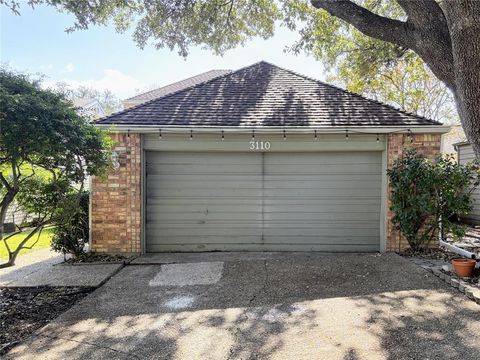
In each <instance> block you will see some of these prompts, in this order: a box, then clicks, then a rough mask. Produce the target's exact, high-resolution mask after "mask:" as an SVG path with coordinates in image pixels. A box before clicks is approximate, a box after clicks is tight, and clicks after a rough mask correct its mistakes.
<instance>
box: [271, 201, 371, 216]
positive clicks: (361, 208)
mask: <svg viewBox="0 0 480 360" xmlns="http://www.w3.org/2000/svg"><path fill="white" fill-rule="evenodd" d="M321 205H322V212H332V213H343V214H347V213H359V212H360V213H363V212H369V213H376V214H378V204H371V205H367V204H356V205H354V204H324V203H323V202H322V203H321ZM318 208H319V207H318V205H317V204H311V205H303V204H299V205H297V204H295V205H292V204H283V203H277V204H272V205H265V206H264V207H263V209H264V210H263V211H264V212H265V213H266V214H268V213H277V212H283V213H317V212H318Z"/></svg>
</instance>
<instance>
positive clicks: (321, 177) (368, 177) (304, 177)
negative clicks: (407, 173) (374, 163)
mask: <svg viewBox="0 0 480 360" xmlns="http://www.w3.org/2000/svg"><path fill="white" fill-rule="evenodd" d="M346 175H347V176H346ZM264 178H265V180H266V181H273V182H274V181H282V182H286V181H298V182H307V183H308V182H314V183H317V184H318V182H319V181H321V182H323V181H353V182H356V181H365V182H369V181H374V182H377V181H378V180H379V179H378V174H355V173H348V174H315V178H312V174H291V173H287V174H274V175H265V176H264Z"/></svg>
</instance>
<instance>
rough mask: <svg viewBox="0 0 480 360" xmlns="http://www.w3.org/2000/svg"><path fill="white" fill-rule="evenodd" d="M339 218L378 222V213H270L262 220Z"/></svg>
mask: <svg viewBox="0 0 480 360" xmlns="http://www.w3.org/2000/svg"><path fill="white" fill-rule="evenodd" d="M339 217H342V218H344V219H348V220H357V221H372V222H373V221H376V220H378V221H380V219H379V217H378V212H363V213H362V212H355V213H353V212H348V213H345V212H270V213H265V214H264V220H265V221H270V220H274V221H275V220H277V221H278V220H284V221H289V220H291V221H295V220H302V221H318V220H335V219H338V218H339Z"/></svg>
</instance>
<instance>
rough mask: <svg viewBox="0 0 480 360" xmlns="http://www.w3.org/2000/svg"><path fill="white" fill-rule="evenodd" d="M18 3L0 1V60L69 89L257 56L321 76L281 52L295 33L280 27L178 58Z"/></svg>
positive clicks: (136, 81) (121, 88)
mask: <svg viewBox="0 0 480 360" xmlns="http://www.w3.org/2000/svg"><path fill="white" fill-rule="evenodd" d="M20 3H21V7H20V12H21V15H20V16H18V15H15V14H13V13H12V12H11V11H10V10H9V9H7V8H5V7H4V6H0V11H1V14H0V20H1V29H0V30H1V34H0V36H1V37H0V41H1V43H0V61H1V62H2V63H3V64H7V65H8V66H10V67H11V68H13V69H15V70H18V71H22V72H29V73H33V74H37V73H39V74H43V75H45V84H46V85H51V84H55V83H57V82H65V83H67V84H69V85H70V86H71V87H73V88H76V87H78V86H88V87H92V88H95V89H97V90H104V89H109V90H111V91H112V92H113V93H114V94H115V95H116V96H118V97H119V98H121V99H123V98H127V97H129V96H132V95H135V94H137V93H139V92H141V91H142V90H147V89H151V88H153V87H160V86H164V85H167V84H170V83H172V82H175V81H179V80H182V79H185V78H187V77H190V76H194V75H197V74H200V73H202V72H205V71H208V70H212V69H231V70H235V69H238V68H241V67H244V66H248V65H250V64H253V63H255V62H258V61H261V60H265V61H268V62H271V63H273V64H276V65H279V66H281V67H284V68H288V69H290V70H293V71H296V72H299V73H302V74H304V75H308V76H311V77H314V78H317V79H320V80H325V75H324V70H323V67H322V65H321V63H320V62H318V61H316V60H314V59H313V58H312V57H309V56H307V55H305V54H299V55H294V54H291V53H285V52H284V49H285V47H286V46H289V45H292V44H293V43H294V42H295V40H296V39H297V37H298V35H297V34H295V33H293V32H291V31H289V30H287V29H285V28H278V29H277V31H276V34H275V36H274V37H273V38H270V39H268V40H263V39H254V40H252V41H250V42H249V43H248V44H246V46H245V47H239V48H236V49H233V50H231V51H229V52H227V53H226V54H225V55H224V56H223V57H221V56H215V55H213V54H212V52H210V51H208V50H203V49H200V48H192V49H191V52H190V55H189V56H188V58H187V59H184V58H183V57H181V56H179V55H178V54H177V53H176V52H175V51H170V50H169V49H160V50H157V49H155V48H154V47H153V46H149V47H146V48H145V49H143V50H142V49H140V48H139V47H137V45H136V44H135V42H134V41H133V39H132V38H131V35H130V34H129V33H123V34H119V33H117V32H116V31H115V29H114V28H113V26H109V27H99V26H97V27H91V28H89V29H88V30H82V31H75V32H73V33H67V32H65V29H66V28H68V27H69V26H71V25H72V24H73V23H74V18H73V16H71V15H69V14H66V13H60V12H58V11H57V10H55V9H54V8H51V7H47V6H41V7H37V8H35V9H31V8H30V7H28V6H27V5H26V4H24V3H22V1H20Z"/></svg>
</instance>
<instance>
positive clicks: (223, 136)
mask: <svg viewBox="0 0 480 360" xmlns="http://www.w3.org/2000/svg"><path fill="white" fill-rule="evenodd" d="M223 140H225V134H224V133H223V130H222V141H223Z"/></svg>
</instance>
